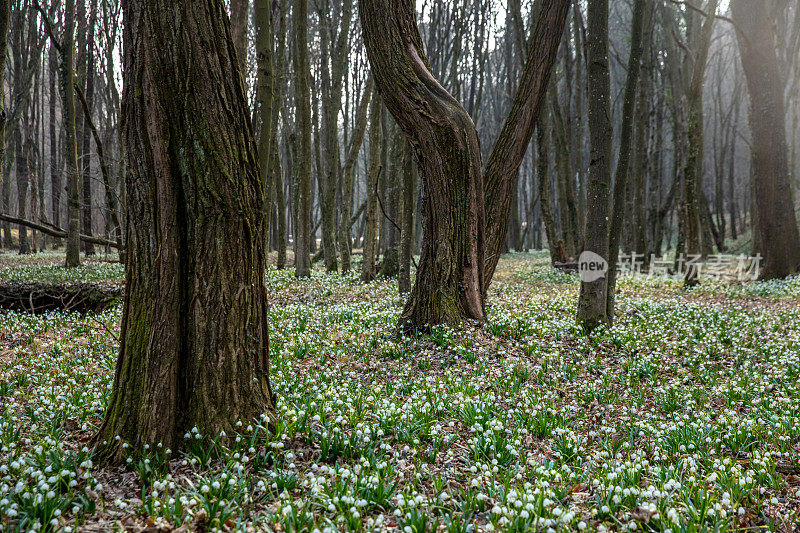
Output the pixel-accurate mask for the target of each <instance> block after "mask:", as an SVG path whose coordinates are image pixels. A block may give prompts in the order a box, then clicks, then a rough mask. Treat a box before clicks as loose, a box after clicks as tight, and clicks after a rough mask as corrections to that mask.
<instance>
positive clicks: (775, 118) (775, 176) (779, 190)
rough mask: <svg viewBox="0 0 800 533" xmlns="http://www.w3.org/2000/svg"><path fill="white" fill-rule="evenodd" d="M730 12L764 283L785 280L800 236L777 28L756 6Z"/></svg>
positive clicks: (745, 2)
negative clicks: (743, 86)
mask: <svg viewBox="0 0 800 533" xmlns="http://www.w3.org/2000/svg"><path fill="white" fill-rule="evenodd" d="M731 9H732V11H733V18H734V20H735V21H736V24H737V30H738V31H737V34H736V36H737V38H738V42H739V51H740V54H741V57H742V66H743V67H744V74H745V78H746V80H747V88H748V92H749V93H750V131H751V136H752V145H751V146H752V173H753V179H754V181H755V187H754V193H755V204H756V216H757V218H758V233H759V235H760V237H761V239H760V245H761V247H760V250H761V254H762V256H763V257H764V265H763V270H762V272H761V277H762V278H763V279H773V278H783V277H786V276H788V275H789V274H793V273H796V272H798V271H799V270H800V236H799V235H798V228H797V218H796V216H795V212H794V201H793V195H792V186H791V181H790V180H789V167H788V159H787V153H786V130H785V127H784V123H785V120H786V118H785V117H786V114H785V110H784V100H783V88H784V86H783V83H782V82H781V74H780V68H779V64H778V58H777V56H776V54H775V44H774V43H775V38H774V35H773V30H772V27H773V26H772V22H771V21H770V20H769V18H768V12H767V10H765V9H764V8H763V7H760V6H759V5H758V2H752V0H733V2H732V3H731ZM799 20H800V19H799Z"/></svg>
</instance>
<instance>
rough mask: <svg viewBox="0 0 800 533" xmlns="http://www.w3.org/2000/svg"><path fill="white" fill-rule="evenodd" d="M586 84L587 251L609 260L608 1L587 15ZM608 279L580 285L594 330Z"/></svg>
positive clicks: (599, 1)
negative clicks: (587, 147)
mask: <svg viewBox="0 0 800 533" xmlns="http://www.w3.org/2000/svg"><path fill="white" fill-rule="evenodd" d="M586 47H587V63H588V65H587V70H586V76H587V84H588V87H589V94H588V109H589V142H590V157H589V160H590V163H589V176H588V184H587V185H588V187H587V193H586V208H587V211H588V212H587V214H586V230H585V231H584V235H585V236H586V244H585V247H584V250H586V251H590V252H594V253H595V254H597V255H599V256H600V257H601V258H603V260H605V261H608V257H609V250H608V244H609V243H608V235H609V232H608V228H609V218H610V217H609V215H610V214H611V213H610V208H611V204H610V197H611V141H612V131H611V111H610V100H611V79H610V73H609V65H608V49H609V45H608V0H596V1H593V2H590V3H589V10H588V15H587V38H586ZM606 288H607V276H603V277H601V278H599V279H597V280H594V281H590V282H582V283H581V292H580V296H579V298H578V322H579V323H580V324H581V325H582V326H583V327H584V329H586V330H587V331H591V330H592V329H594V328H595V327H596V326H598V325H599V324H601V323H603V322H607V321H608V314H607V310H606Z"/></svg>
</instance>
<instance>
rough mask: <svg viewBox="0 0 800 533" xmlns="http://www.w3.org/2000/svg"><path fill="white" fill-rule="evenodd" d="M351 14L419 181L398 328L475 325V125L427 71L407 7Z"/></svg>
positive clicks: (480, 294) (480, 240)
mask: <svg viewBox="0 0 800 533" xmlns="http://www.w3.org/2000/svg"><path fill="white" fill-rule="evenodd" d="M359 12H360V15H361V27H362V28H363V31H364V44H365V46H366V49H367V56H368V57H369V61H370V65H371V67H372V74H373V76H374V78H375V85H376V87H377V88H378V90H379V91H380V93H381V96H382V97H383V101H384V103H385V104H386V107H387V108H388V109H389V111H390V112H391V113H392V115H393V116H394V118H395V120H396V121H397V123H398V125H399V126H400V128H401V129H402V130H403V133H404V134H405V135H406V137H407V138H408V141H409V143H410V144H411V150H412V153H413V154H414V158H415V160H416V163H417V168H418V169H419V174H420V179H421V180H422V183H423V191H424V193H423V228H424V229H423V242H422V254H421V257H420V263H419V270H418V271H417V279H416V283H415V284H414V288H413V289H412V291H411V295H410V297H409V299H408V301H407V303H406V306H405V309H404V310H403V313H402V316H401V318H400V328H401V329H403V330H406V331H408V330H425V329H428V328H430V327H431V326H434V325H438V324H448V325H451V326H458V325H460V324H461V323H462V322H463V321H464V320H465V319H475V320H483V319H484V317H485V311H484V303H483V299H484V290H483V283H484V278H483V276H484V266H485V265H484V261H485V257H484V255H485V249H486V248H485V242H484V230H485V222H484V208H483V202H484V200H483V174H482V171H481V154H480V146H479V142H478V135H477V132H476V131H475V125H474V124H473V123H472V119H471V118H470V117H469V115H468V114H467V112H466V111H465V110H464V108H463V107H461V104H459V103H458V102H457V101H456V100H455V99H454V98H453V97H452V96H451V95H450V94H449V93H448V92H447V91H446V90H445V89H444V88H443V87H442V86H441V85H440V84H439V82H438V81H437V80H436V78H435V77H434V76H433V74H432V72H431V68H430V65H429V64H428V61H427V59H426V57H425V52H424V50H423V45H422V39H421V37H420V34H419V30H418V28H417V24H416V21H415V19H414V2H412V1H410V0H362V1H361V2H359ZM503 236H505V231H503Z"/></svg>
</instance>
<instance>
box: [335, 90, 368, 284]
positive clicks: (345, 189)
mask: <svg viewBox="0 0 800 533" xmlns="http://www.w3.org/2000/svg"><path fill="white" fill-rule="evenodd" d="M374 85H375V84H374V83H373V81H372V77H371V76H370V77H369V78H368V79H367V83H366V85H365V87H364V94H363V95H362V97H361V103H359V105H358V112H357V114H356V126H355V130H354V131H353V135H352V137H351V138H350V147H349V149H348V151H347V157H346V158H345V162H344V169H343V170H342V176H343V178H344V182H343V183H342V217H341V220H340V221H339V255H341V257H342V272H343V273H344V272H349V271H350V266H351V265H350V257H351V255H352V243H351V242H350V227H351V226H352V223H351V222H350V218H351V216H352V214H353V182H354V174H355V166H356V160H357V159H358V152H359V151H360V150H361V145H362V144H363V142H364V135H365V133H366V130H367V115H368V111H369V102H370V98H371V96H372V92H373V87H374Z"/></svg>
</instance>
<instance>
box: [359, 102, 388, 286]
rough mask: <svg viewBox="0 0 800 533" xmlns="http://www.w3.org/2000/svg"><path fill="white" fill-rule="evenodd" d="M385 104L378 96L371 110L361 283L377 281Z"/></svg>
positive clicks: (372, 103) (371, 105)
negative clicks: (379, 201)
mask: <svg viewBox="0 0 800 533" xmlns="http://www.w3.org/2000/svg"><path fill="white" fill-rule="evenodd" d="M382 116H383V104H382V102H381V99H380V98H379V97H378V95H377V94H374V95H373V96H372V102H371V104H370V109H369V171H368V174H367V202H366V207H365V208H364V212H365V214H364V244H363V246H362V257H363V260H362V261H361V281H364V282H367V281H372V280H373V279H375V249H376V248H377V245H378V242H377V238H378V196H377V188H378V176H379V174H380V172H381V141H382V139H381V137H382V136H383V125H382V124H381V122H382V121H381V117H382Z"/></svg>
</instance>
